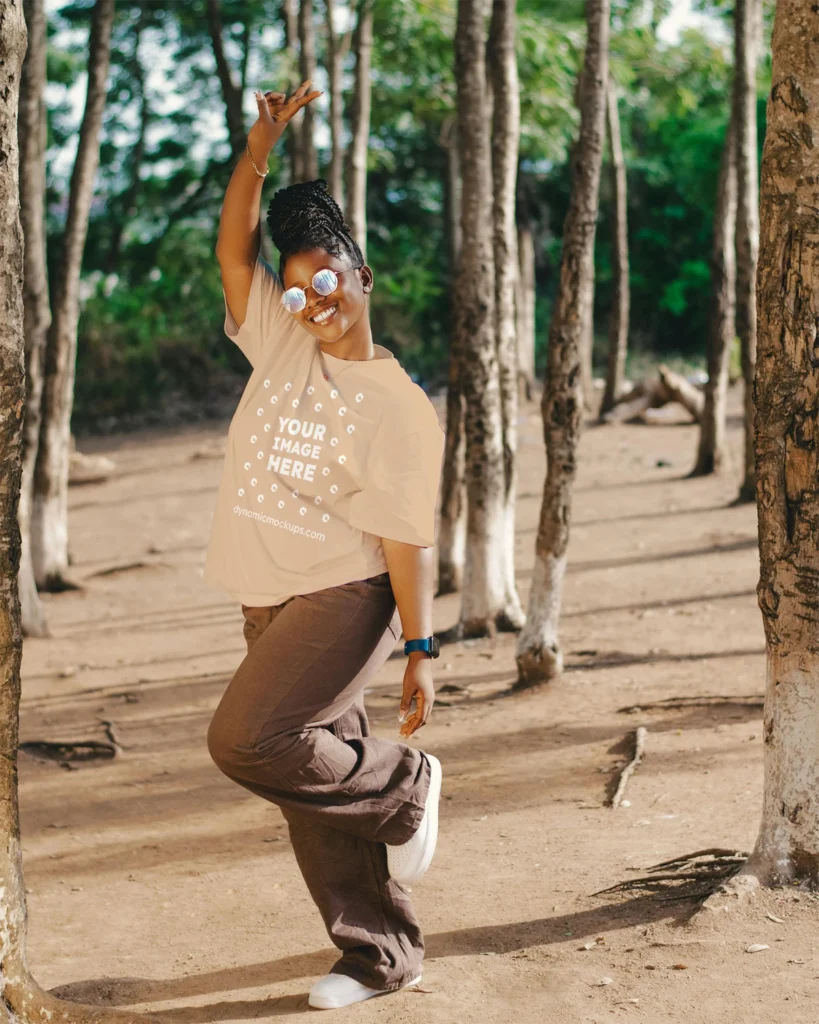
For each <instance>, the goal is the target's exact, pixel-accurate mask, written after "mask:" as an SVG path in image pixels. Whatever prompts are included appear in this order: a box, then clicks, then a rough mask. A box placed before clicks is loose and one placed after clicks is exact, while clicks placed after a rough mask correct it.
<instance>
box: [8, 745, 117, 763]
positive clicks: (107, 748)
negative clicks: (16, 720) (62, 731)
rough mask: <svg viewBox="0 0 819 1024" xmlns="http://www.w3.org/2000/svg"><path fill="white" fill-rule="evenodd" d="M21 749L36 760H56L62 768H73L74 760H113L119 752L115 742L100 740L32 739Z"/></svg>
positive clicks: (21, 746)
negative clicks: (60, 741)
mask: <svg viewBox="0 0 819 1024" xmlns="http://www.w3.org/2000/svg"><path fill="white" fill-rule="evenodd" d="M19 749H20V750H21V751H22V752H23V753H24V754H28V756H29V757H33V758H34V759H35V761H56V762H57V764H59V765H60V767H61V768H73V767H74V765H73V763H72V762H74V761H111V760H113V758H115V757H116V756H117V754H118V752H119V751H118V749H117V746H116V745H115V744H113V743H103V742H101V741H100V740H78V741H77V742H76V743H70V742H66V743H59V742H54V743H52V742H50V741H48V740H31V741H30V742H28V743H21V744H20V748H19Z"/></svg>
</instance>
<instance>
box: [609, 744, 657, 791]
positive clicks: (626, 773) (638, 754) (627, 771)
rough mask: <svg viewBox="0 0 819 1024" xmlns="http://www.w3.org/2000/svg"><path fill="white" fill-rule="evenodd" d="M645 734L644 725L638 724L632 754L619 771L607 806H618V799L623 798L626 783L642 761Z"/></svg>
mask: <svg viewBox="0 0 819 1024" xmlns="http://www.w3.org/2000/svg"><path fill="white" fill-rule="evenodd" d="M647 735H648V732H647V730H646V727H645V726H644V725H641V726H639V727H638V728H637V730H636V731H635V733H634V756H633V757H632V759H631V760H630V761H629V763H628V764H627V765H626V766H625V768H624V769H623V770H622V772H621V773H620V781H619V782H618V783H617V789H616V790H615V791H614V796H613V797H612V798H611V804H610V805H609V806H611V807H619V806H620V801H621V800H622V799H623V794H624V793H625V791H626V786H627V784H628V780H629V779H630V778H631V776H632V775H633V774H634V770H635V768H636V767H637V765H638V764H639V763H640V761H642V759H643V752H644V750H645V745H646V736H647Z"/></svg>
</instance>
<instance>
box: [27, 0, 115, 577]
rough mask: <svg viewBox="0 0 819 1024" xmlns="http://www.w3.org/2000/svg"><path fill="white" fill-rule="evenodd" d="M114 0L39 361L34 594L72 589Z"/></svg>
mask: <svg viewBox="0 0 819 1024" xmlns="http://www.w3.org/2000/svg"><path fill="white" fill-rule="evenodd" d="M113 20H114V0H97V2H96V3H95V5H94V9H93V12H92V15H91V32H90V38H89V48H88V91H87V95H86V101H85V111H84V113H83V118H82V125H81V126H80V140H79V145H78V147H77V156H76V159H75V161H74V168H73V171H72V173H71V185H70V191H69V197H68V215H67V218H66V223H65V230H64V232H63V238H62V251H61V254H60V256H61V258H60V261H59V264H58V266H59V272H58V276H57V282H56V285H55V287H54V291H53V297H54V301H53V304H52V322H51V326H50V328H49V331H48V341H47V343H46V357H45V384H44V388H43V403H42V410H43V415H42V423H41V425H40V443H39V450H38V452H37V462H36V467H35V472H34V499H33V505H32V520H31V555H32V561H33V564H34V578H35V579H36V580H37V584H38V586H39V587H40V589H41V590H43V589H45V590H62V589H65V588H66V587H67V586H71V584H69V583H68V581H67V580H66V570H67V568H68V463H69V438H70V430H71V409H72V406H73V402H74V372H75V363H76V357H77V323H78V321H79V314H80V307H79V282H80V271H81V269H82V254H83V249H84V248H85V239H86V235H87V233H88V215H89V212H90V209H91V200H92V197H93V194H94V179H95V176H96V173H97V167H98V164H99V146H100V128H101V126H102V115H103V111H104V109H105V98H106V80H107V77H108V64H109V58H110V41H111V26H112V24H113Z"/></svg>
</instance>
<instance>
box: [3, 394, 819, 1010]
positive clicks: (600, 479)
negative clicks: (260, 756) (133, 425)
mask: <svg viewBox="0 0 819 1024" xmlns="http://www.w3.org/2000/svg"><path fill="white" fill-rule="evenodd" d="M436 404H437V405H438V407H439V411H440V412H441V413H443V406H442V403H441V401H440V400H436ZM731 405H732V413H733V415H732V419H731V439H732V444H733V445H734V449H735V454H736V455H737V456H738V446H739V443H740V433H739V420H738V413H739V396H738V395H733V396H732V399H731ZM225 430H226V424H221V425H212V426H210V427H205V428H203V427H201V426H198V427H196V428H191V429H186V430H179V431H176V432H174V433H167V432H165V433H160V432H144V433H142V434H141V435H136V436H135V435H131V436H119V437H109V438H106V439H102V440H95V441H93V442H90V441H89V442H86V443H82V442H81V443H80V448H81V449H82V450H85V451H102V452H105V453H106V454H108V455H110V456H111V457H112V458H113V459H115V460H116V463H117V467H118V469H117V474H116V476H115V477H114V478H112V479H111V480H110V481H108V482H107V483H105V484H100V485H90V486H84V487H74V488H72V489H71V495H70V499H71V514H70V527H71V550H72V561H73V565H72V571H73V573H74V576H75V579H76V580H77V581H78V582H80V583H82V585H83V589H82V590H78V591H73V592H67V593H63V594H59V595H48V596H46V598H45V600H46V602H47V605H48V614H49V618H50V621H51V624H52V628H53V634H54V635H53V637H52V638H50V639H43V640H27V641H26V642H25V651H24V659H23V675H24V679H23V693H24V697H23V708H22V724H21V733H22V735H21V738H22V740H23V741H37V740H67V739H70V740H85V739H97V740H104V739H105V730H106V726H104V725H103V724H102V723H103V722H104V721H107V722H111V723H113V729H114V733H115V736H116V737H117V738H118V741H119V742H120V743H121V745H122V748H123V750H122V754H121V756H120V757H118V758H116V759H115V760H113V761H107V762H102V763H96V764H90V765H81V766H79V767H77V768H76V769H75V770H66V769H64V768H61V767H59V766H58V765H56V764H49V763H44V762H40V761H36V760H34V759H33V758H32V757H30V756H27V755H21V764H20V778H21V804H22V826H23V839H24V857H25V876H26V884H27V886H28V892H29V897H28V899H29V908H30V960H31V965H32V968H33V970H34V972H35V974H36V976H37V977H38V979H39V980H40V982H41V983H42V984H43V985H45V986H46V987H48V988H58V989H59V990H60V991H61V992H63V993H65V994H68V995H71V996H73V997H74V998H82V999H85V1000H88V1001H92V1002H99V1003H106V1004H111V1005H117V1006H129V1007H134V1008H137V1009H145V1010H148V1009H150V1010H151V1011H152V1012H153V1013H154V1014H155V1015H156V1016H157V1017H158V1018H159V1019H160V1020H163V1021H167V1022H168V1024H171V1022H173V1024H200V1022H203V1024H204V1022H211V1021H214V1022H215V1021H218V1022H232V1021H237V1022H238V1021H246V1020H262V1021H263V1020H273V1019H283V1020H289V1019H296V1018H297V1017H298V1016H299V1015H300V1014H302V1013H305V1012H308V1009H307V999H306V995H307V990H308V989H309V987H310V985H311V984H312V982H313V980H314V979H315V978H317V977H318V976H319V975H321V974H323V973H325V972H326V971H327V969H328V968H329V967H330V966H331V965H332V963H333V962H334V960H335V958H336V954H335V951H334V949H333V948H332V947H331V946H330V945H329V943H328V940H327V937H326V934H325V932H324V929H323V926H322V924H321V921H320V918H319V916H318V913H317V911H316V910H315V908H314V907H313V905H312V903H311V901H310V899H309V897H308V894H307V891H306V889H305V887H304V884H303V882H302V880H301V877H300V875H299V874H298V870H297V867H296V864H295V860H294V858H293V854H292V851H291V849H290V845H289V842H288V840H287V836H286V830H285V828H284V825H283V821H282V819H281V816H280V814H279V812H278V810H277V809H276V808H274V807H272V806H271V805H268V804H266V803H264V802H263V801H261V800H259V799H257V798H256V797H254V796H252V795H251V794H249V793H247V792H245V791H243V790H241V789H240V788H239V787H236V786H234V785H233V784H231V783H230V782H229V781H228V780H227V779H226V778H224V777H223V776H222V775H221V774H220V773H219V771H218V770H217V769H216V767H215V766H214V765H213V764H212V762H211V761H210V759H209V756H208V753H207V749H206V746H205V732H206V728H207V724H208V721H209V718H210V715H211V713H212V711H213V709H214V708H215V706H216V704H217V702H218V699H219V697H220V695H221V693H222V691H223V689H224V687H225V685H226V683H227V681H228V680H229V678H230V676H231V674H232V672H233V671H234V670H235V668H236V666H237V665H238V663H239V661H240V660H241V658H242V657H243V653H244V643H243V640H242V632H241V612H240V609H239V608H238V606H237V605H235V604H234V603H233V602H231V601H230V599H228V598H226V597H223V596H222V595H220V594H219V593H217V592H214V591H211V590H208V589H206V588H205V586H204V585H203V583H202V579H201V564H202V559H203V556H204V547H205V543H206V538H207V533H208V527H209V523H210V518H211V514H212V508H213V501H214V498H215V492H216V486H217V481H218V475H219V472H220V468H221V462H220V459H219V458H215V457H212V456H211V457H196V458H194V457H192V456H194V454H195V453H196V452H200V451H201V450H202V449H203V446H207V445H213V444H214V443H217V442H218V440H219V438H220V437H221V436H223V435H224V432H225ZM520 435H521V436H520V442H521V444H520V459H521V461H520V486H519V505H518V544H517V575H518V581H519V586H520V594H521V599H522V601H523V604H524V607H525V606H526V601H527V597H528V590H529V582H530V574H531V566H532V563H533V556H534V541H535V529H536V524H537V516H538V510H539V506H540V496H541V487H542V481H543V472H544V454H543V442H542V432H541V427H540V420H539V409H538V406H537V404H534V405H532V406H531V407H529V408H527V409H525V410H524V411H523V413H522V415H521V425H520ZM694 447H695V428H694V427H692V426H690V425H688V424H686V423H685V422H684V416H679V417H677V419H676V422H675V421H674V419H673V418H672V419H670V420H669V421H668V423H662V424H653V425H651V426H617V427H606V428H602V429H587V430H586V432H585V435H584V438H583V441H582V453H581V458H580V472H579V479H578V483H577V488H576V501H575V513H574V525H573V528H572V540H571V551H570V568H569V573H568V578H567V586H566V595H565V605H564V614H563V623H562V639H563V644H564V650H565V652H566V664H567V668H566V672H565V675H564V677H563V679H562V680H561V681H560V682H558V683H556V684H554V685H552V686H550V687H549V688H548V689H543V690H541V691H539V692H533V693H529V694H526V695H520V696H514V697H508V696H506V694H505V691H506V689H507V687H508V686H509V684H510V683H511V682H512V681H513V680H514V678H515V669H514V644H515V638H514V637H513V636H511V635H501V636H499V637H498V638H497V640H496V642H495V643H494V644H493V643H492V642H490V641H488V640H486V641H483V640H481V641H473V642H464V643H460V644H451V645H448V646H447V647H445V648H444V650H443V651H442V656H441V658H440V659H439V660H438V661H437V663H436V670H437V671H436V681H437V683H438V685H439V687H440V686H444V685H445V684H447V683H450V684H455V685H456V686H460V687H468V690H466V691H464V690H462V691H459V692H455V693H446V694H442V695H441V699H440V702H439V704H438V706H437V708H436V710H435V712H434V715H433V718H432V721H431V723H430V724H429V725H428V726H427V727H426V729H425V730H423V731H422V732H421V734H420V735H419V737H418V738H417V741H418V742H419V743H420V744H421V745H423V746H424V747H426V748H428V749H430V750H431V751H433V752H434V753H436V754H437V755H438V756H439V757H440V759H441V761H442V763H443V765H444V796H445V799H444V801H443V803H442V820H441V836H440V842H439V847H438V853H437V856H436V859H435V861H434V863H433V867H432V869H431V870H430V872H429V874H428V875H427V876H426V878H425V879H424V880H423V881H422V882H421V883H419V884H418V886H417V887H416V889H415V892H414V894H413V895H414V898H415V899H416V901H417V908H418V911H419V914H420V917H421V920H422V922H423V925H424V927H425V930H426V935H427V951H428V957H427V961H426V966H425V973H424V977H423V982H422V984H421V986H420V987H419V988H418V989H417V990H415V991H405V992H401V993H397V994H393V995H389V996H385V997H382V998H377V999H374V1000H371V1001H369V1002H367V1003H365V1004H360V1005H358V1006H355V1007H352V1008H349V1009H346V1010H340V1011H335V1019H337V1020H339V1021H342V1022H343V1021H352V1020H356V1021H358V1020H361V1021H370V1020H373V1021H374V1020H378V1021H383V1022H389V1024H404V1022H413V1024H471V1022H476V1024H477V1022H480V1024H507V1022H513V1021H514V1022H515V1024H529V1022H533V1024H534V1022H538V1024H541V1022H547V1024H558V1022H559V1024H575V1022H583V1024H587V1022H588V1024H593V1022H602V1021H609V1020H616V1019H620V1018H622V1019H627V1020H634V1021H645V1022H650V1024H664V1022H667V1021H685V1022H686V1024H710V1022H718V1021H719V1022H728V1024H745V1022H748V1024H750V1022H752V1021H757V1020H759V1019H766V1020H770V1021H776V1022H782V1024H797V1022H799V1024H802V1022H805V1024H808V1022H810V1024H815V1022H816V1020H817V1010H816V1002H815V996H816V991H817V988H816V980H817V977H819V932H818V931H817V925H819V903H817V902H816V901H815V899H814V898H813V897H812V896H810V895H808V894H805V893H796V892H789V891H776V892H770V893H765V894H761V895H757V896H756V897H755V898H754V899H753V900H752V901H751V902H750V903H749V904H748V905H747V906H744V907H735V908H734V909H732V910H730V911H729V912H728V913H726V914H722V915H719V916H718V917H710V918H709V919H708V920H706V921H704V922H702V923H701V924H699V925H698V926H695V927H691V926H689V925H686V923H685V922H686V918H687V917H688V916H689V914H690V911H691V908H692V906H693V905H694V904H693V903H692V902H691V901H688V902H679V901H677V902H674V901H664V900H662V899H659V898H657V897H656V896H655V897H653V898H645V897H640V896H639V895H638V894H630V895H626V896H619V897H614V898H613V897H611V896H606V897H601V896H593V895H592V894H594V893H596V892H598V891H599V890H601V889H603V888H605V887H607V886H610V885H613V884H614V883H616V882H619V881H622V880H625V879H629V878H633V877H635V876H636V875H637V874H639V873H640V872H641V869H644V868H646V867H647V866H649V865H652V864H655V863H657V862H659V861H663V860H666V859H668V858H671V857H674V856H676V855H678V854H684V853H689V852H692V851H696V850H701V849H703V848H707V847H715V846H717V847H729V848H732V849H733V848H736V849H738V850H748V849H749V848H750V846H751V845H752V843H753V840H754V837H755V834H756V827H757V821H758V815H759V809H760V802H761V784H762V743H761V715H762V711H761V703H760V699H761V694H762V689H763V677H764V642H763V634H762V626H761V619H760V615H759V612H758V610H757V606H756V597H755V591H754V588H755V584H756V579H757V554H756V512H755V509H754V508H753V507H752V506H745V507H740V508H732V507H729V503H730V501H731V499H732V498H733V497H734V493H735V484H734V481H733V479H713V478H712V479H704V480H686V479H685V478H684V477H685V474H686V472H687V471H688V469H689V467H690V464H691V461H692V458H693V453H694ZM736 464H737V465H738V464H739V463H738V458H737V459H736ZM458 607H459V598H458V596H457V595H450V596H447V597H444V598H441V599H438V600H436V602H435V629H436V630H443V629H445V628H446V627H448V626H450V625H452V624H453V623H454V622H455V621H456V620H457V617H458ZM403 665H404V658H403V655H402V654H400V647H399V648H397V651H396V654H395V655H394V656H393V657H392V658H391V659H390V661H389V662H388V663H387V664H386V666H385V667H384V670H383V671H382V673H381V676H380V678H379V680H378V683H377V685H375V686H374V687H373V688H372V690H371V691H370V692H369V695H368V702H369V703H368V707H369V711H370V713H371V717H372V720H373V723H374V727H375V729H376V730H377V731H378V732H380V733H381V734H383V735H385V736H392V737H394V738H397V722H396V720H395V715H396V709H397V703H398V695H399V689H400V680H401V676H402V672H403ZM713 696H719V697H723V698H728V699H726V700H723V701H721V702H719V703H717V704H716V705H713V704H712V705H709V703H708V702H705V703H704V704H702V705H698V704H697V703H696V701H694V702H691V701H689V702H688V703H687V704H686V705H684V706H682V707H680V706H677V707H672V708H667V707H652V705H653V704H656V702H660V701H666V700H668V699H669V698H672V697H685V698H697V697H713ZM758 698H759V699H758ZM635 706H637V707H638V709H639V710H636V711H634V710H632V711H631V712H625V711H623V709H624V708H628V707H631V708H634V707H635ZM638 725H645V726H646V727H647V729H648V740H647V746H646V755H645V759H644V762H643V764H642V765H641V767H640V768H639V769H638V771H637V773H636V774H635V776H634V777H633V778H632V780H631V782H630V783H629V787H628V791H627V793H626V798H627V800H628V801H629V802H630V805H629V806H623V807H621V808H619V809H617V810H612V809H610V808H609V807H607V806H605V803H604V801H605V798H606V793H607V787H609V786H610V785H611V782H612V779H613V778H614V777H615V776H614V774H613V772H616V770H617V769H618V768H619V767H621V766H622V765H623V764H624V763H625V761H626V760H627V759H628V744H627V742H625V741H626V740H627V738H628V736H629V734H630V733H631V732H632V731H633V730H634V729H635V728H636V726H638ZM769 915H772V916H769ZM774 918H775V919H776V920H774ZM595 940H596V941H595ZM591 943H593V948H590V949H586V948H584V946H586V945H587V944H591ZM751 944H764V945H765V946H767V947H768V948H766V949H763V950H761V951H759V952H754V953H749V952H747V951H746V950H747V947H748V946H749V945H751ZM606 979H609V981H606ZM309 1012H316V1011H309Z"/></svg>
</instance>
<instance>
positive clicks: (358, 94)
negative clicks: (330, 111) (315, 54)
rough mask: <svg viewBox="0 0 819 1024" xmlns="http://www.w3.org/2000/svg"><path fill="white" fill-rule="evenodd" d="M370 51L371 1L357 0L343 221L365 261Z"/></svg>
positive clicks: (371, 44) (371, 39)
mask: <svg viewBox="0 0 819 1024" xmlns="http://www.w3.org/2000/svg"><path fill="white" fill-rule="evenodd" d="M372 47H373V0H358V21H357V22H356V26H355V34H354V36H353V50H354V51H355V82H354V85H353V96H352V102H351V105H350V108H351V109H350V132H351V134H352V138H351V139H350V146H349V149H348V150H347V168H346V170H347V175H346V177H347V182H346V185H347V198H346V201H345V204H344V219H345V220H346V221H347V223H348V224H349V225H350V229H351V233H352V236H353V238H354V239H355V240H356V242H357V243H358V247H359V248H360V249H361V252H362V254H363V256H364V259H365V260H366V259H367V151H368V149H369V142H370V105H371V102H372V87H371V83H370V63H371V58H372Z"/></svg>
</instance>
